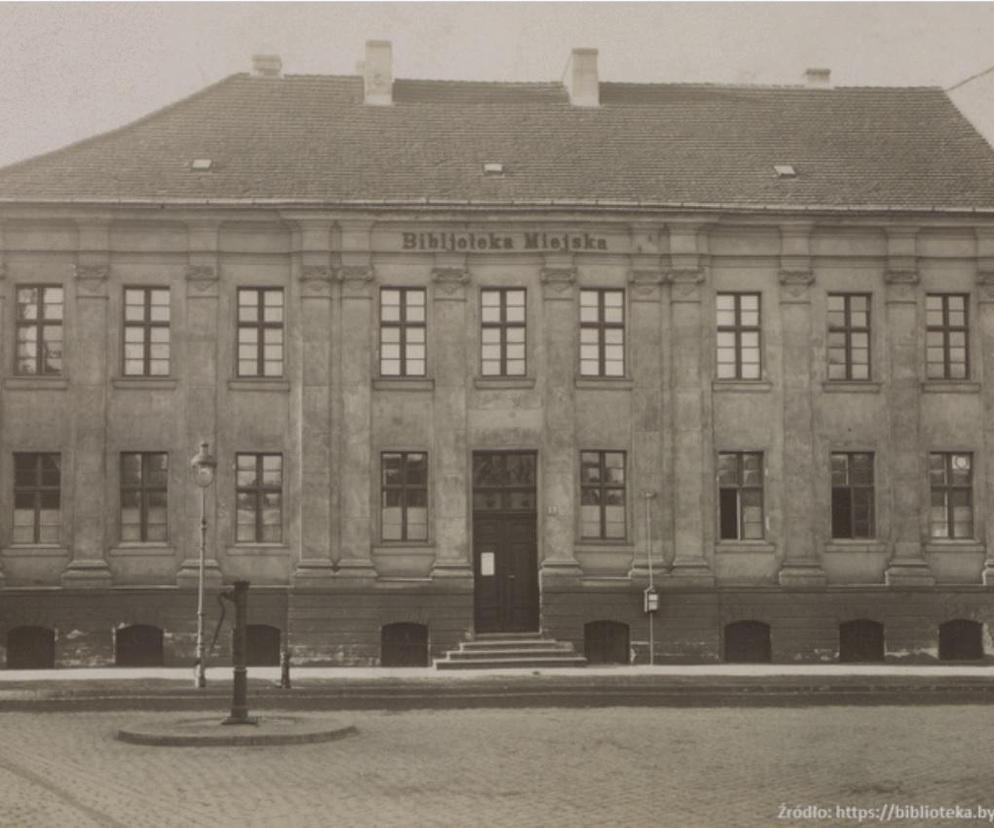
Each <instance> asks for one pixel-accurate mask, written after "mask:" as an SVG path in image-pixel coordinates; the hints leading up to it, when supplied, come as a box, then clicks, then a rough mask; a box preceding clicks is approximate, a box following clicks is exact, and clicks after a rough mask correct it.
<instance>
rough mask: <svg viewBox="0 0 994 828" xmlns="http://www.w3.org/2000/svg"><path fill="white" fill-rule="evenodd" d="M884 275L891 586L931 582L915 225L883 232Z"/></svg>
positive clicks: (888, 573)
mask: <svg viewBox="0 0 994 828" xmlns="http://www.w3.org/2000/svg"><path fill="white" fill-rule="evenodd" d="M887 251H888V255H887V270H886V272H885V274H884V282H885V300H884V301H885V303H886V311H885V313H886V326H887V349H888V353H889V356H890V383H889V384H888V399H887V410H888V416H889V417H890V445H889V447H888V455H889V457H890V469H891V476H890V479H891V490H890V499H891V527H892V529H891V537H892V541H893V551H892V556H891V559H890V562H889V564H888V567H887V571H886V573H885V577H886V581H887V583H888V584H889V585H891V586H905V585H912V586H918V585H923V586H930V585H932V584H934V583H935V579H934V578H933V577H932V572H931V570H930V568H929V566H928V562H927V561H926V560H925V556H924V550H923V548H922V532H923V520H924V517H923V514H924V513H923V508H922V506H923V504H922V499H921V492H922V489H923V486H924V483H923V481H924V479H925V471H924V465H923V461H922V457H921V426H920V417H921V413H920V412H921V399H920V393H921V391H920V388H921V386H920V382H919V348H918V337H919V336H920V329H921V321H920V319H919V314H918V305H919V302H918V270H917V267H918V263H917V255H916V230H915V228H903V227H902V228H893V229H891V230H888V233H887Z"/></svg>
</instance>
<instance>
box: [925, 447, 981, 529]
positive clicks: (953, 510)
mask: <svg viewBox="0 0 994 828" xmlns="http://www.w3.org/2000/svg"><path fill="white" fill-rule="evenodd" d="M928 483H929V489H930V490H931V504H930V509H929V525H930V534H931V536H932V537H933V538H972V537H973V455H972V454H969V453H965V452H948V451H933V452H932V453H930V454H929V456H928Z"/></svg>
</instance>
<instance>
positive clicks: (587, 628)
mask: <svg viewBox="0 0 994 828" xmlns="http://www.w3.org/2000/svg"><path fill="white" fill-rule="evenodd" d="M629 646H630V644H629V630H628V625H627V624H622V623H621V622H620V621H591V622H590V623H589V624H584V626H583V649H584V655H586V657H587V661H588V662H589V663H591V664H628V663H629Z"/></svg>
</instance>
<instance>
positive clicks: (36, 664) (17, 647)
mask: <svg viewBox="0 0 994 828" xmlns="http://www.w3.org/2000/svg"><path fill="white" fill-rule="evenodd" d="M54 666H55V631H54V630H50V629H48V628H47V627H14V628H13V629H12V630H10V631H9V632H8V633H7V669H8V670H49V669H51V668H53V667H54Z"/></svg>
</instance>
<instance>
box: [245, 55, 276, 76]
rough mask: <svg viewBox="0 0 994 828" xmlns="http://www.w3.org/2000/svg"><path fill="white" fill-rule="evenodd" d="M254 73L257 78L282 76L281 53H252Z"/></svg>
mask: <svg viewBox="0 0 994 828" xmlns="http://www.w3.org/2000/svg"><path fill="white" fill-rule="evenodd" d="M252 74H253V75H255V76H256V77H257V78H281V77H283V61H282V60H280V56H279V55H252Z"/></svg>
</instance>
